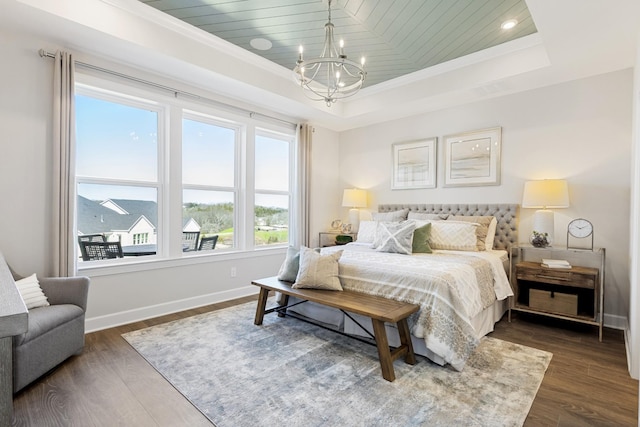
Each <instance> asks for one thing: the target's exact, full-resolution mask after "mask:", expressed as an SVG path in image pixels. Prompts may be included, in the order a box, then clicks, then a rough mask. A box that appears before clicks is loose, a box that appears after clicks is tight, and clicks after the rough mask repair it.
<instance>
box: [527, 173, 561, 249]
mask: <svg viewBox="0 0 640 427" xmlns="http://www.w3.org/2000/svg"><path fill="white" fill-rule="evenodd" d="M522 207H523V208H537V209H538V210H537V211H536V213H535V214H534V215H533V231H537V232H538V233H543V234H544V233H547V235H548V241H549V244H551V243H552V242H553V237H554V236H553V229H554V223H553V211H552V210H550V209H556V208H568V207H569V186H568V185H567V181H565V180H564V179H543V180H538V181H527V182H525V183H524V192H523V195H522Z"/></svg>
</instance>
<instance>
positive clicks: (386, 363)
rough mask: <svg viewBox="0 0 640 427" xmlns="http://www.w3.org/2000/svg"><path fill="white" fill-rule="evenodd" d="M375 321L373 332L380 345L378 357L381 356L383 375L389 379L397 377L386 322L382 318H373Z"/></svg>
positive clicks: (373, 321) (377, 343)
mask: <svg viewBox="0 0 640 427" xmlns="http://www.w3.org/2000/svg"><path fill="white" fill-rule="evenodd" d="M371 322H372V323H373V334H374V336H375V338H376V345H377V346H378V357H379V358H380V368H382V377H383V378H384V379H385V380H387V381H393V380H395V379H396V374H395V372H394V371H393V359H392V358H391V350H390V349H389V341H388V340H387V331H386V330H385V329H384V322H383V321H381V320H376V319H371Z"/></svg>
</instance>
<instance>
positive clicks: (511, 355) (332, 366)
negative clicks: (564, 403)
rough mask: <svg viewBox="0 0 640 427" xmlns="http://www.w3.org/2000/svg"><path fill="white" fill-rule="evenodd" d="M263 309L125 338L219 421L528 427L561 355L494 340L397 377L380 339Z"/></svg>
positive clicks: (405, 368) (237, 425)
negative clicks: (448, 361)
mask: <svg viewBox="0 0 640 427" xmlns="http://www.w3.org/2000/svg"><path fill="white" fill-rule="evenodd" d="M255 307H256V303H248V304H243V305H239V306H236V307H231V308H228V309H223V310H219V311H215V312H211V313H206V314H201V315H197V316H193V317H189V318H185V319H182V320H178V321H174V322H170V323H166V324H162V325H158V326H153V327H150V328H146V329H142V330H138V331H134V332H130V333H127V334H124V335H123V337H124V338H125V339H126V340H127V341H128V342H129V344H131V346H133V348H135V349H136V350H137V351H138V352H139V353H140V354H141V355H142V356H143V357H144V358H145V359H146V360H147V361H148V362H149V363H150V364H151V365H152V366H153V367H154V368H155V369H156V370H157V371H158V372H159V373H160V374H162V375H163V376H164V377H165V378H166V379H167V380H168V381H169V382H170V383H171V384H172V385H173V386H174V387H175V388H176V389H177V390H178V391H179V392H180V393H182V394H183V395H184V396H185V397H186V398H187V399H188V400H189V401H191V403H192V404H193V405H195V406H196V407H197V408H198V409H199V410H200V411H201V412H202V413H203V414H204V415H205V416H206V417H207V418H209V419H210V420H211V422H213V423H214V424H215V425H216V426H218V427H227V426H229V427H231V426H233V427H244V426H247V427H248V426H252V427H253V426H282V425H293V426H302V425H304V426H367V427H369V426H385V427H389V426H521V425H522V424H523V423H524V420H525V419H526V416H527V413H528V412H529V409H530V408H531V404H532V402H533V399H534V398H535V395H536V393H537V391H538V388H539V386H540V383H541V382H542V378H543V377H544V373H545V371H546V369H547V366H548V365H549V362H550V360H551V356H552V355H551V353H548V352H544V351H541V350H537V349H533V348H529V347H524V346H521V345H518V344H512V343H509V342H506V341H502V340H499V339H494V338H490V337H485V338H483V339H482V341H481V343H480V346H479V347H478V349H477V350H476V351H475V352H474V354H473V356H472V357H471V359H470V360H469V362H468V364H467V366H466V367H465V369H464V370H463V371H462V372H457V371H455V370H453V369H451V368H449V367H441V366H438V365H436V364H433V363H431V362H430V361H429V360H428V359H426V358H423V357H421V356H418V363H417V364H416V365H414V366H411V365H407V364H405V363H404V362H403V361H402V360H397V361H395V363H394V369H395V373H396V380H395V381H394V382H388V381H385V380H384V379H383V378H382V376H381V373H380V364H379V362H378V354H377V350H376V347H375V346H372V345H369V344H367V343H363V342H360V341H357V340H354V339H351V338H349V337H345V336H342V335H339V334H336V333H334V332H331V331H328V330H326V329H323V328H319V327H317V326H314V325H310V324H308V323H305V322H302V321H300V320H297V319H293V318H279V317H277V316H276V315H275V314H269V315H267V316H265V319H264V324H263V325H262V326H255V325H254V324H253V320H254V315H255Z"/></svg>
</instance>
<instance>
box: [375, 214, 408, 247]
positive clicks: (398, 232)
mask: <svg viewBox="0 0 640 427" xmlns="http://www.w3.org/2000/svg"><path fill="white" fill-rule="evenodd" d="M415 228H416V223H415V222H414V221H402V222H384V221H383V222H379V223H378V226H377V227H376V240H375V242H374V248H375V249H376V251H378V252H391V253H396V254H405V255H409V254H411V251H412V250H413V231H414V230H415Z"/></svg>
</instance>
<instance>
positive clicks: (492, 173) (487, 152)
mask: <svg viewBox="0 0 640 427" xmlns="http://www.w3.org/2000/svg"><path fill="white" fill-rule="evenodd" d="M501 149H502V128H500V127H495V128H490V129H482V130H476V131H472V132H463V133H459V134H455V135H449V136H445V137H444V184H443V186H444V187H467V186H477V185H500V168H501V166H500V151H501Z"/></svg>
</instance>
